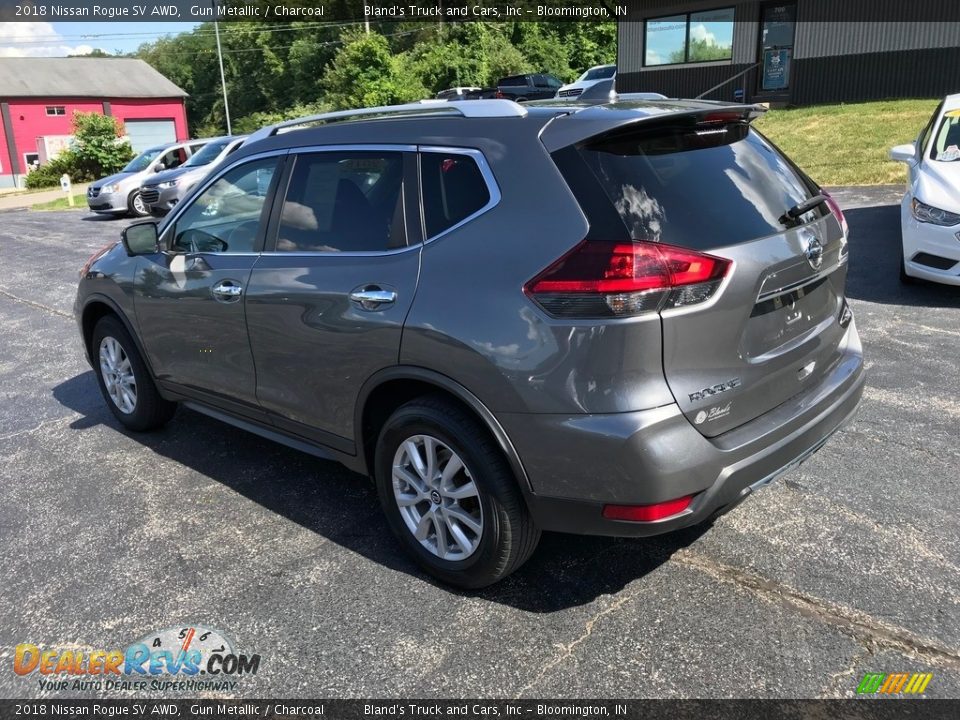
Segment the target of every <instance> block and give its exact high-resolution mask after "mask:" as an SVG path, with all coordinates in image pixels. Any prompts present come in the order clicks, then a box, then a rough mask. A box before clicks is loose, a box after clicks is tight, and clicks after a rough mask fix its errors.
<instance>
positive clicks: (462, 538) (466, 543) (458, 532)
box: [444, 513, 473, 554]
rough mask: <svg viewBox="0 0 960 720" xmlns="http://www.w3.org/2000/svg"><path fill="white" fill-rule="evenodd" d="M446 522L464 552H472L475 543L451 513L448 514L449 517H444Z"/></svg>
mask: <svg viewBox="0 0 960 720" xmlns="http://www.w3.org/2000/svg"><path fill="white" fill-rule="evenodd" d="M444 522H446V524H447V529H448V530H449V531H450V535H451V537H453V539H454V541H455V542H456V543H457V545H459V546H460V550H462V551H463V552H464V553H467V554H470V553H471V552H472V551H473V543H471V542H470V540H468V539H467V536H466V535H465V534H464V532H463V530H462V529H461V528H460V526H459V525H458V524H457V523H456V522H454V521H453V520H452V519H451V518H450V515H449V513H448V514H447V517H445V518H444Z"/></svg>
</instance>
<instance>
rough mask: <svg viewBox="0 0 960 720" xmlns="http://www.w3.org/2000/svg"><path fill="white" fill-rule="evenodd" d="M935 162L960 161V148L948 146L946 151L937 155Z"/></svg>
mask: <svg viewBox="0 0 960 720" xmlns="http://www.w3.org/2000/svg"><path fill="white" fill-rule="evenodd" d="M937 160H942V161H943V162H954V161H955V160H960V147H957V146H956V145H948V146H947V149H946V150H944V151H943V152H941V153H940V154H939V155H937Z"/></svg>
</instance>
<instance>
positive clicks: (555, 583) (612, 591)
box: [0, 189, 960, 698]
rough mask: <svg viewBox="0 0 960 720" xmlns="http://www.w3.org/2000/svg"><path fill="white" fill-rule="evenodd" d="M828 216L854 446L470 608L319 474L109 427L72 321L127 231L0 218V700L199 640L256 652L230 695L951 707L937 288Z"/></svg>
mask: <svg viewBox="0 0 960 720" xmlns="http://www.w3.org/2000/svg"><path fill="white" fill-rule="evenodd" d="M838 194H839V196H840V199H841V202H843V203H845V204H846V206H847V208H848V218H849V221H850V225H851V229H852V230H851V232H852V236H851V248H852V250H851V277H850V286H849V294H850V297H851V304H852V306H853V308H854V311H855V313H856V319H857V323H858V326H859V328H860V332H861V334H862V336H863V343H864V348H865V353H866V356H867V359H868V368H869V379H868V388H867V390H866V394H865V398H864V402H863V405H862V408H861V411H860V413H859V415H858V417H857V418H856V420H855V421H854V422H853V424H851V425H850V426H848V428H847V429H845V430H844V431H843V432H841V433H840V434H838V435H837V436H835V437H834V439H833V440H832V441H831V442H830V443H829V444H828V445H827V446H826V447H825V448H824V449H823V450H822V451H821V452H820V453H819V454H818V455H816V456H815V457H813V458H812V459H811V460H809V461H808V462H807V463H806V464H804V465H803V466H802V467H801V468H799V469H798V470H795V471H793V472H792V473H790V474H789V475H788V476H786V477H785V478H782V479H780V480H779V481H777V482H776V483H774V484H773V485H772V486H770V487H769V488H767V489H765V490H764V491H763V492H761V493H758V494H757V495H756V496H754V497H753V498H751V499H750V500H749V501H748V502H746V503H745V504H744V505H741V506H740V507H739V508H738V509H736V510H735V511H734V512H732V513H730V514H728V515H726V516H724V517H723V518H721V519H719V520H718V521H717V522H716V523H715V524H714V526H713V527H712V528H709V529H697V530H692V531H688V532H684V533H682V534H679V535H673V536H667V537H661V538H655V539H651V540H618V539H600V538H578V537H572V536H563V535H546V536H545V537H544V539H543V542H542V544H541V546H540V548H539V550H538V551H537V553H536V554H535V555H534V557H533V558H532V560H531V561H530V562H529V563H528V564H527V565H526V566H525V567H524V568H523V569H522V570H521V571H520V572H519V573H517V574H516V575H515V576H513V577H511V578H510V579H509V580H507V581H506V582H504V583H502V584H501V585H499V586H497V587H495V588H492V589H489V590H486V591H484V592H482V593H480V594H478V595H472V596H471V595H462V594H459V593H456V592H452V591H450V590H448V589H445V588H443V587H438V586H437V585H435V584H433V583H431V582H430V581H429V580H427V579H425V577H424V576H422V575H421V574H420V573H419V572H418V571H417V569H416V568H415V567H414V566H413V565H412V564H411V563H410V562H408V561H407V560H406V559H405V558H404V557H402V556H401V555H399V554H398V552H397V547H396V545H395V543H394V541H393V539H392V538H391V537H390V536H389V534H388V531H387V529H386V527H385V526H384V523H383V522H382V520H381V516H380V511H379V509H378V507H377V502H376V498H375V494H374V492H373V491H372V489H371V487H370V485H369V484H368V482H367V481H366V480H365V479H364V478H362V477H359V476H357V475H355V474H352V473H350V472H347V471H346V470H344V469H342V468H341V467H339V466H338V465H335V464H333V463H329V462H325V461H321V460H316V459H313V458H311V457H308V456H306V455H303V454H300V453H298V452H295V451H292V450H288V449H286V448H284V447H280V446H278V445H275V444H271V443H270V442H267V441H265V440H261V439H259V438H257V437H254V436H252V435H249V434H246V433H244V432H242V431H240V430H236V429H233V428H231V427H228V426H226V425H223V424H220V423H218V422H215V421H213V420H210V419H207V418H205V417H203V416H201V415H198V414H196V413H193V412H189V411H181V412H180V413H179V414H178V416H177V418H176V419H175V420H174V421H173V422H172V423H171V424H170V425H169V426H168V427H167V428H166V429H164V430H163V431H162V432H158V433H155V434H150V435H131V434H128V433H126V432H124V431H122V430H121V429H120V428H119V426H118V424H117V423H116V422H115V421H114V420H113V418H112V416H111V415H110V414H109V412H108V411H107V409H106V407H105V406H104V404H103V401H102V400H101V398H100V396H99V394H98V392H97V388H96V385H95V382H94V378H93V374H92V372H91V370H90V368H89V367H88V366H87V365H86V364H85V363H84V361H83V359H82V357H81V351H80V347H79V341H78V336H77V330H76V327H75V324H74V321H73V318H72V317H71V315H70V309H71V305H72V302H73V295H74V288H75V282H76V273H77V269H78V268H79V267H80V266H81V264H82V263H83V261H84V260H85V259H86V257H87V256H89V255H90V254H91V253H92V252H93V251H95V250H96V249H97V248H99V247H100V246H101V245H102V244H104V243H105V242H107V241H109V240H111V239H113V238H115V237H116V236H117V233H118V232H119V230H120V228H121V227H123V225H124V224H125V222H126V221H115V220H101V219H96V218H91V217H90V216H88V215H87V214H86V213H84V212H82V211H69V212H59V213H39V212H37V213H33V212H26V211H20V212H13V213H6V214H2V215H0V319H2V320H0V322H2V325H0V331H2V337H3V340H2V344H0V569H2V576H3V579H2V581H0V694H2V695H3V696H7V697H26V696H37V695H46V694H47V693H46V692H45V691H41V690H40V688H39V685H38V682H37V679H36V678H37V675H36V674H34V675H32V676H29V677H18V676H16V675H15V674H14V673H13V672H12V667H13V657H12V656H13V648H14V647H15V646H16V645H17V644H19V643H24V642H30V643H35V644H39V645H47V646H51V647H61V648H64V647H66V648H73V649H81V650H87V651H89V650H90V649H92V648H107V649H109V648H117V647H125V646H126V645H127V644H128V643H130V642H132V641H134V640H136V639H138V638H141V637H143V636H145V635H147V634H148V633H150V632H151V631H155V630H160V629H163V628H168V627H186V626H193V625H199V626H203V627H212V628H218V629H220V630H222V631H224V632H225V633H227V634H228V635H230V636H232V637H233V638H234V640H235V642H236V645H237V647H238V648H240V649H242V650H243V651H245V652H247V653H259V654H260V655H261V657H262V660H261V665H260V671H259V673H258V674H257V675H255V676H246V677H244V678H241V679H239V680H238V683H237V686H236V687H235V688H234V689H233V691H232V692H231V693H230V694H232V695H236V696H251V697H255V696H259V697H270V696H272V697H293V696H305V697H317V696H376V697H389V696H403V697H407V698H412V697H431V696H436V697H448V698H452V697H458V696H497V697H515V696H530V697H604V696H616V697H662V696H668V697H689V696H707V697H714V696H733V697H739V696H760V697H766V696H781V697H819V696H828V697H836V696H841V697H842V696H849V695H851V694H852V693H853V692H854V690H855V688H856V686H857V684H858V683H859V680H860V678H861V677H862V676H863V674H864V673H866V672H896V671H903V672H920V671H928V672H933V673H934V679H933V681H932V682H931V684H930V686H929V687H928V689H927V694H928V695H930V696H937V697H943V696H951V697H960V524H958V522H957V520H958V517H957V515H958V512H957V507H958V505H960V482H958V478H960V473H958V465H960V450H958V436H960V400H958V390H960V387H958V386H960V381H958V371H957V358H958V357H960V293H958V292H957V289H956V288H946V287H935V286H920V287H916V288H903V287H901V286H900V285H899V284H898V280H897V265H896V263H897V260H896V257H897V243H898V240H899V221H898V215H897V209H896V207H895V205H893V204H892V203H895V202H896V199H897V198H896V194H895V193H894V192H892V191H891V190H889V189H880V190H877V191H869V192H868V191H856V192H854V191H849V192H848V191H844V192H840V193H838ZM75 694H79V695H83V694H84V693H75ZM104 694H105V695H111V694H115V693H106V692H104ZM194 694H195V693H194ZM58 695H59V696H61V697H62V696H63V695H64V693H58ZM154 695H157V694H156V693H155V694H154ZM88 696H89V695H88Z"/></svg>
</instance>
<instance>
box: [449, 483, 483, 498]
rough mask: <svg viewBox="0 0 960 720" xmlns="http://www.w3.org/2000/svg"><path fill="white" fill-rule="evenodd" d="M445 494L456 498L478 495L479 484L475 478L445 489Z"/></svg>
mask: <svg viewBox="0 0 960 720" xmlns="http://www.w3.org/2000/svg"><path fill="white" fill-rule="evenodd" d="M443 494H444V495H446V496H447V497H448V498H453V499H454V500H465V499H467V498H472V497H478V496H479V494H478V492H477V486H476V485H475V484H474V482H473V480H469V481H467V482H465V483H464V484H463V485H459V486H457V487H452V488H450V489H445V490H444V493H443Z"/></svg>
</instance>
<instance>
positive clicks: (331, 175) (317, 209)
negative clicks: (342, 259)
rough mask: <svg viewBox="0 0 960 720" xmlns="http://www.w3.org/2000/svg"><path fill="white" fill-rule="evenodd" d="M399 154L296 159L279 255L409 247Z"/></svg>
mask: <svg viewBox="0 0 960 720" xmlns="http://www.w3.org/2000/svg"><path fill="white" fill-rule="evenodd" d="M402 189H403V153H401V152H379V151H378V152H322V153H304V154H301V155H299V156H298V157H297V159H296V164H295V165H294V168H293V172H292V174H291V175H290V181H289V183H288V186H287V193H286V197H285V198H284V202H283V208H282V210H281V213H280V223H279V229H278V233H277V245H276V249H277V250H278V251H280V252H383V251H386V250H396V249H399V248H402V247H406V245H407V237H406V229H405V226H404V214H403V191H402Z"/></svg>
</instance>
